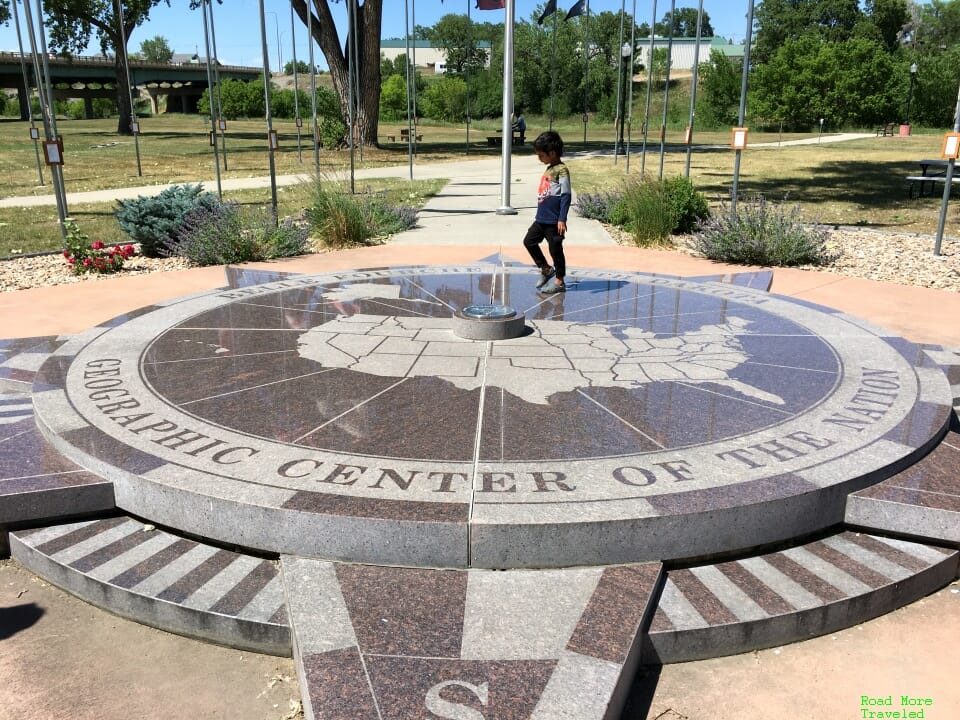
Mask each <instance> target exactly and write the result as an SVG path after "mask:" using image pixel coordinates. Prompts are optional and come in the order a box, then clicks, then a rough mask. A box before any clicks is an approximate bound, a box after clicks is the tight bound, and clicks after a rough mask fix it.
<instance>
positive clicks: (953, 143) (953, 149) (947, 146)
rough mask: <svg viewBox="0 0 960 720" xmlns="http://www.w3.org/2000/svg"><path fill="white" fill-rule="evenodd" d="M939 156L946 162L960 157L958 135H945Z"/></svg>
mask: <svg viewBox="0 0 960 720" xmlns="http://www.w3.org/2000/svg"><path fill="white" fill-rule="evenodd" d="M940 155H941V156H943V157H944V158H946V159H947V160H949V159H951V158H953V159H954V160H956V159H957V157H958V156H960V133H947V134H946V135H944V136H943V148H942V149H941V151H940Z"/></svg>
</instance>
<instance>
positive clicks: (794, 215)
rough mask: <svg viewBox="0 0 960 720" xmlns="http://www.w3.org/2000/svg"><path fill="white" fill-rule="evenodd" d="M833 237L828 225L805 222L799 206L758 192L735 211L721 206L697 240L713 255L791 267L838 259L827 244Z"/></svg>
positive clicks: (702, 250)
mask: <svg viewBox="0 0 960 720" xmlns="http://www.w3.org/2000/svg"><path fill="white" fill-rule="evenodd" d="M828 239H829V233H828V232H827V229H826V228H825V227H824V226H822V225H812V226H810V225H804V224H803V222H801V220H800V207H799V206H797V205H795V206H792V207H787V204H786V203H785V202H781V203H770V202H768V201H767V200H766V199H764V198H763V197H760V196H757V197H755V198H750V199H747V200H744V201H742V202H740V203H738V204H737V213H736V215H735V216H731V214H730V209H729V207H728V206H721V209H720V212H719V213H717V214H716V215H714V216H713V218H712V219H710V220H709V221H707V222H706V223H705V225H704V227H703V229H702V230H701V231H700V232H699V233H698V234H697V235H696V236H695V238H694V240H693V243H692V245H693V248H694V249H695V250H697V251H698V252H700V253H701V254H703V255H704V256H706V257H708V258H710V259H711V260H719V261H722V262H730V263H744V264H747V265H774V266H787V267H790V266H794V265H827V264H829V263H831V262H833V261H834V260H835V259H836V257H837V254H836V253H835V252H834V251H832V250H830V249H829V248H828V247H827V241H828Z"/></svg>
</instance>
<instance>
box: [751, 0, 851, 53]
mask: <svg viewBox="0 0 960 720" xmlns="http://www.w3.org/2000/svg"><path fill="white" fill-rule="evenodd" d="M753 17H754V22H755V24H756V26H757V30H756V33H757V36H756V38H757V39H756V43H755V44H754V49H753V54H752V55H751V58H752V59H753V60H754V61H755V62H757V63H764V62H766V61H767V60H769V59H770V58H771V57H773V55H774V53H776V51H777V48H779V47H781V46H782V45H783V44H784V43H785V42H787V41H788V40H796V39H798V38H800V37H803V36H804V35H812V36H814V37H816V38H817V39H818V40H820V41H821V42H840V41H842V40H846V39H848V38H849V37H851V35H852V34H853V29H854V27H856V25H857V22H858V21H859V20H860V19H861V17H862V13H861V10H860V4H859V2H858V1H857V0H764V1H763V2H762V3H760V4H759V5H757V7H756V10H755V11H754V15H753Z"/></svg>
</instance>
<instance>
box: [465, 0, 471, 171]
mask: <svg viewBox="0 0 960 720" xmlns="http://www.w3.org/2000/svg"><path fill="white" fill-rule="evenodd" d="M470 40H471V38H470V0H467V57H466V59H465V60H464V63H463V70H464V75H466V82H467V98H466V103H465V105H466V108H465V109H466V121H467V147H466V152H465V154H466V155H469V154H470V58H472V57H473V43H472V42H471V41H470Z"/></svg>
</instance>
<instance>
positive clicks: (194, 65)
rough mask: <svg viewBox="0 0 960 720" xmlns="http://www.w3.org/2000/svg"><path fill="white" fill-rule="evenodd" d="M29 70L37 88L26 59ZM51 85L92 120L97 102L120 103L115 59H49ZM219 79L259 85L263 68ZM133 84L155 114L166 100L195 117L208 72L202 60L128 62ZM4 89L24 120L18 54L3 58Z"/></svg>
mask: <svg viewBox="0 0 960 720" xmlns="http://www.w3.org/2000/svg"><path fill="white" fill-rule="evenodd" d="M22 59H23V60H25V61H26V64H27V77H28V79H29V83H30V86H31V88H33V89H35V88H36V78H35V77H34V73H33V63H32V61H31V56H30V55H24V56H23V57H22ZM47 62H48V63H49V67H50V81H51V83H52V84H53V87H54V91H53V94H54V99H55V100H65V99H67V98H81V99H83V101H84V104H85V106H86V111H87V117H93V98H97V97H107V98H116V93H117V90H116V70H115V63H114V58H113V57H112V56H103V55H96V56H75V57H70V58H67V57H56V56H55V57H50V58H48V61H47ZM219 70H220V79H221V80H227V79H236V80H256V79H257V78H258V77H259V76H260V74H261V73H262V72H263V70H262V68H251V67H238V66H232V65H221V66H220V68H219ZM130 82H131V83H132V84H133V86H134V89H135V90H138V89H142V90H144V91H145V92H146V93H147V94H148V95H149V96H150V100H151V102H152V104H153V112H154V114H156V113H158V112H159V107H158V104H159V103H158V100H159V97H160V96H161V95H165V96H166V97H167V111H168V112H196V111H197V102H198V101H199V99H200V96H201V95H202V94H203V91H204V90H205V89H206V87H207V66H206V62H205V61H204V60H203V59H202V58H197V61H196V62H189V63H179V64H170V63H150V62H141V61H134V60H131V61H130ZM0 88H14V89H16V91H17V99H18V100H19V102H20V117H21V119H23V120H26V119H27V118H28V117H29V113H28V105H27V103H28V99H27V98H28V96H29V95H28V93H27V92H26V90H25V88H24V86H23V69H22V65H21V55H20V53H10V52H0Z"/></svg>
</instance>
